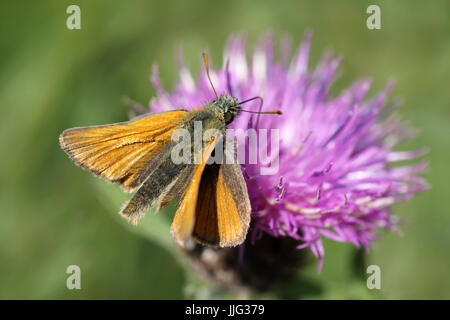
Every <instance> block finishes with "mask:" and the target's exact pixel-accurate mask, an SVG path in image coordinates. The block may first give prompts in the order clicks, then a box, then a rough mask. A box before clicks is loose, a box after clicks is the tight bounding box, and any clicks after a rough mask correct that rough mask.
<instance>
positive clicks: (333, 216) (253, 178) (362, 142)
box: [150, 32, 427, 270]
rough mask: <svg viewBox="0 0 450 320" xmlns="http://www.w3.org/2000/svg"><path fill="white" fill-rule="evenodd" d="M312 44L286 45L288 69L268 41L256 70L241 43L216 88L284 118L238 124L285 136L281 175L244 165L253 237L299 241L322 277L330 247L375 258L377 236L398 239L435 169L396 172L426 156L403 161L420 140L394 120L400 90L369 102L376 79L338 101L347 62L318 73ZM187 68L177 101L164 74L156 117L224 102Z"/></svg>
mask: <svg viewBox="0 0 450 320" xmlns="http://www.w3.org/2000/svg"><path fill="white" fill-rule="evenodd" d="M310 43H311V33H309V32H307V33H306V36H305V39H304V41H303V43H302V44H301V46H300V48H299V50H298V52H297V54H296V55H295V56H294V57H293V58H291V57H290V49H289V47H290V46H289V42H287V41H285V42H283V43H282V44H281V52H280V60H279V61H278V62H275V61H274V59H273V44H272V38H271V37H270V36H268V37H266V38H264V39H263V41H261V42H260V43H259V44H258V45H257V46H256V48H255V50H254V51H253V57H252V59H251V63H249V62H248V61H247V58H246V50H245V40H244V39H243V38H242V37H232V38H231V39H230V40H229V43H228V45H227V47H226V49H225V52H224V63H223V67H222V68H221V69H219V70H214V69H211V78H212V82H213V83H214V86H215V88H216V90H217V92H218V93H219V94H220V93H223V92H227V93H231V94H232V95H233V96H234V97H236V98H237V99H238V100H239V101H242V100H245V99H248V98H251V97H254V96H261V97H262V98H263V99H264V108H265V107H266V106H270V108H277V109H279V110H281V111H282V112H283V115H282V116H269V115H264V116H262V115H261V116H256V115H254V114H249V113H241V114H240V115H239V117H237V118H236V119H235V121H234V122H233V123H232V124H231V127H232V128H241V129H249V128H256V127H257V128H258V129H260V128H265V129H279V137H280V140H279V154H278V155H277V160H278V165H279V170H278V172H277V173H276V174H273V175H261V174H260V169H261V166H264V165H263V164H251V165H250V164H243V165H242V169H243V172H244V176H245V179H246V182H247V186H248V191H249V197H250V201H251V205H252V221H253V223H252V227H251V233H250V235H249V236H250V237H251V239H252V241H253V242H254V241H258V239H259V238H260V237H261V236H262V234H263V233H267V234H268V235H270V236H273V237H282V236H283V237H290V238H293V239H296V240H298V248H299V249H300V248H306V247H308V248H310V249H311V251H312V253H313V254H314V255H315V256H316V257H318V258H319V270H320V268H321V264H322V260H323V256H324V247H323V244H322V239H323V238H324V237H325V238H330V239H333V240H335V241H340V242H352V243H353V244H354V245H355V246H357V247H360V246H363V247H365V248H366V250H367V249H368V248H369V247H370V245H371V243H372V242H373V240H374V239H376V238H377V235H376V231H377V229H390V230H397V228H396V219H395V217H394V216H393V215H392V214H391V213H390V206H391V205H392V204H393V203H396V202H399V201H403V200H406V199H408V198H410V197H411V196H413V195H414V194H415V193H417V192H419V191H421V190H424V189H426V188H427V184H426V182H425V180H423V179H422V178H420V177H418V176H417V175H416V174H417V173H419V172H421V171H423V170H424V168H425V167H426V163H425V162H419V163H417V164H415V165H403V166H391V165H390V164H391V163H392V162H396V161H400V160H408V159H414V158H416V157H418V156H421V155H422V154H423V153H424V152H425V150H418V151H406V152H398V151H393V147H394V146H395V145H396V144H397V143H398V142H400V141H402V140H404V139H407V138H411V135H410V134H409V133H410V130H408V128H407V126H405V125H404V124H403V123H401V122H400V121H399V120H398V119H397V118H396V117H395V116H394V115H393V114H392V113H391V111H392V109H393V108H392V107H393V105H390V106H389V105H387V103H386V100H387V96H388V94H389V92H390V90H391V88H392V83H390V82H389V83H388V84H387V85H386V87H385V88H384V89H383V90H382V91H381V92H379V93H377V94H376V95H375V96H373V97H371V98H366V94H367V91H368V90H369V87H370V80H368V79H363V80H358V81H356V82H355V83H353V84H352V85H351V86H350V87H348V88H347V89H346V90H344V91H343V92H341V93H340V94H338V95H337V96H332V95H331V94H330V86H331V85H332V83H333V81H334V77H335V73H336V70H337V68H338V66H339V62H340V58H333V57H332V56H331V55H329V54H325V55H324V56H323V58H322V59H321V60H320V62H319V63H318V66H317V67H316V68H315V69H313V70H310V69H309V68H308V58H309V48H310ZM177 60H178V61H177V62H178V66H179V74H180V81H179V82H178V84H176V86H175V88H174V90H173V93H167V92H166V91H164V89H163V88H162V86H161V84H160V82H159V80H158V74H157V68H156V67H155V68H154V71H153V74H152V82H153V84H154V86H155V88H156V91H157V95H158V96H157V97H156V98H153V99H152V100H151V101H150V109H151V111H152V112H157V111H164V110H171V109H176V108H181V107H182V108H186V109H190V108H193V107H198V106H201V105H203V104H205V102H208V101H211V100H213V99H214V92H213V91H212V90H211V87H210V85H209V82H208V80H207V77H206V73H205V72H204V71H201V72H200V73H199V76H198V78H197V80H194V78H193V77H192V75H191V73H190V72H189V70H188V69H187V68H186V66H185V65H184V63H183V61H182V58H180V57H179V58H178V59H177ZM230 91H231V92H230ZM257 108H258V102H257V101H253V102H250V103H248V104H246V109H250V110H257ZM244 147H245V148H248V146H244ZM268 148H270V146H268ZM265 151H268V150H265ZM269 154H270V153H269Z"/></svg>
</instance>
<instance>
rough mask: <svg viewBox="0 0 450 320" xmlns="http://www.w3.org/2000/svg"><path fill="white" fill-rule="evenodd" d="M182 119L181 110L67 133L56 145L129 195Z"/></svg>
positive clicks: (81, 164)
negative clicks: (59, 145)
mask: <svg viewBox="0 0 450 320" xmlns="http://www.w3.org/2000/svg"><path fill="white" fill-rule="evenodd" d="M185 115H186V111H185V110H176V111H169V112H164V113H158V114H150V115H146V116H144V117H141V118H139V119H136V120H132V121H127V122H122V123H117V124H111V125H102V126H91V127H80V128H73V129H68V130H66V131H64V132H63V133H62V134H61V136H60V138H59V141H60V144H61V147H62V149H63V150H64V151H65V152H66V153H67V154H68V155H69V156H70V157H71V158H72V159H73V160H74V161H75V163H77V164H78V165H80V166H81V167H83V168H85V169H87V170H89V171H91V172H93V173H95V174H96V175H100V176H101V177H103V178H105V179H106V180H108V181H111V182H116V183H120V184H121V186H122V188H123V189H124V190H125V191H127V192H132V191H133V190H135V189H136V188H137V187H139V186H140V184H142V183H143V182H144V180H145V178H146V176H148V174H149V173H150V172H149V170H148V168H147V167H148V164H149V163H150V162H151V159H153V158H155V156H156V155H157V154H158V153H159V152H160V151H161V150H162V148H163V147H164V146H166V145H167V144H168V143H169V142H170V141H171V134H172V132H173V130H174V129H176V128H178V127H179V126H180V124H181V123H182V121H183V119H184V117H185Z"/></svg>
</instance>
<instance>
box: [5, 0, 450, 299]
mask: <svg viewBox="0 0 450 320" xmlns="http://www.w3.org/2000/svg"><path fill="white" fill-rule="evenodd" d="M375 3H376V4H378V5H379V6H380V7H381V19H382V29H381V30H368V29H367V28H366V19H367V17H368V14H366V8H367V7H368V5H369V4H375ZM70 4H77V5H79V6H80V7H81V23H82V29H81V30H68V29H67V28H66V19H67V17H68V15H67V14H66V8H67V7H68V6H69V5H70ZM308 27H310V28H312V29H313V31H314V37H313V43H312V57H311V59H312V61H311V63H310V66H314V65H315V63H316V62H317V60H318V58H319V57H320V55H321V53H322V52H323V50H325V49H332V50H333V51H334V52H335V53H336V54H339V55H342V56H343V57H344V60H343V63H342V65H341V68H340V75H341V76H340V78H339V79H338V81H337V83H336V86H335V90H336V91H338V90H339V89H342V88H344V87H345V86H347V85H349V84H350V83H351V82H352V81H353V80H355V79H356V78H359V77H364V76H370V77H373V79H374V83H373V87H372V89H371V93H374V92H376V91H377V90H380V89H382V88H383V86H384V84H385V82H386V80H387V79H388V78H390V77H393V78H394V79H395V80H396V86H395V89H394V91H393V94H392V96H391V97H395V96H400V97H402V99H403V100H404V104H403V106H402V108H401V114H402V116H403V117H404V118H405V119H408V120H410V122H411V124H412V126H413V127H415V128H417V129H419V132H420V135H419V137H418V138H417V139H416V140H414V141H412V142H410V143H407V144H405V145H404V147H407V148H417V147H422V146H428V147H430V148H431V152H430V153H429V155H428V156H427V157H428V158H429V159H430V170H429V172H428V173H426V174H425V175H424V176H425V177H426V178H427V179H428V181H429V182H430V183H431V185H432V189H431V190H429V191H426V192H424V193H422V194H420V195H418V196H417V197H415V198H414V199H412V200H411V201H409V202H406V203H402V204H398V205H396V206H395V207H394V212H395V213H396V214H398V215H399V216H400V217H402V218H404V219H406V220H407V221H408V225H407V226H405V227H403V228H402V230H403V233H404V234H403V236H399V235H397V234H394V233H381V235H382V237H381V240H380V241H378V242H377V247H376V248H374V249H373V250H371V252H370V253H369V254H368V255H367V256H366V257H365V261H364V264H365V265H369V264H377V265H379V266H380V267H381V270H382V289H381V290H378V291H376V292H374V291H370V290H368V289H367V288H366V286H365V278H366V277H367V275H366V274H365V270H364V269H361V268H360V267H359V268H356V267H355V266H357V265H358V266H359V265H360V264H355V260H358V258H360V255H358V254H357V253H356V250H355V248H354V247H353V245H351V244H339V243H333V242H331V241H326V242H325V250H326V256H325V261H324V268H323V271H322V273H321V274H320V275H317V274H316V273H315V268H316V263H315V262H314V261H312V263H311V264H310V265H309V266H308V267H306V268H305V269H303V270H299V279H303V280H298V281H296V282H293V283H291V284H290V285H289V286H287V287H286V289H285V290H286V292H284V293H282V294H278V293H273V294H268V295H265V296H263V297H274V298H276V297H289V298H319V299H321V298H325V299H328V298H337V299H341V298H342V299H345V298H354V299H360V298H379V299H397V298H401V299H418V298H423V299H431V298H441V299H442V298H446V299H448V298H450V274H449V270H450V209H449V204H447V203H446V202H445V201H446V200H448V199H449V186H448V184H449V182H450V174H449V172H450V170H449V169H448V168H449V157H450V143H449V137H450V90H449V84H450V2H449V1H447V0H442V1H429V2H427V3H426V4H425V3H424V2H423V1H395V2H394V1H351V0H348V1H343V0H341V1H336V0H332V1H331V0H330V1H283V2H281V1H259V2H258V3H256V2H251V1H220V2H219V1H214V2H213V1H158V2H156V1H143V0H142V1H141V0H130V1H115V2H111V1H93V0H85V1H78V0H55V1H4V2H2V10H1V12H0V33H1V37H0V47H1V50H0V108H1V113H0V139H1V146H2V152H1V153H2V156H1V158H0V170H1V171H0V177H1V181H2V183H1V184H0V190H1V191H0V298H3V299H11V298H24V299H35V298H41V299H50V298H62V299H79V298H100V299H103V298H112V299H116V298H125V299H126V298H137V299H140V298H148V299H156V298H159V299H166V298H173V299H178V298H185V297H188V296H187V295H186V294H187V293H186V290H185V288H186V286H187V285H191V284H192V283H194V285H195V286H198V287H199V292H206V295H204V296H203V297H211V296H213V297H219V298H220V297H228V298H232V297H233V296H232V295H226V294H223V293H216V295H215V296H214V292H215V291H214V289H211V287H210V286H209V285H208V284H204V283H202V282H201V281H198V279H195V276H193V275H192V274H191V273H190V272H189V271H186V269H185V268H184V267H183V265H182V264H181V263H180V261H179V259H178V258H177V254H176V251H174V247H173V243H172V242H171V241H172V240H171V238H170V235H169V227H168V225H169V219H168V218H167V215H164V213H161V214H160V215H158V216H153V215H149V214H148V215H147V216H146V217H145V218H144V221H143V223H142V225H140V226H139V227H137V228H132V227H131V226H129V225H128V224H127V223H126V222H125V221H124V220H123V219H122V218H120V217H119V215H118V214H117V211H118V210H119V208H120V205H121V203H122V202H123V201H125V200H126V199H127V198H128V197H129V196H128V195H126V194H123V193H122V192H121V191H120V190H119V188H118V187H117V186H114V185H111V184H107V183H105V182H103V181H101V180H100V179H98V178H95V177H93V176H92V175H91V174H90V173H88V172H86V171H83V170H81V169H80V168H78V167H76V166H75V165H74V164H73V163H72V162H71V161H70V160H69V159H68V158H67V156H66V155H65V154H64V152H63V151H61V150H60V148H59V144H58V135H59V133H60V132H61V131H62V130H64V129H66V128H69V127H74V126H80V125H91V124H103V123H111V122H118V121H123V120H126V119H127V109H126V108H125V107H124V106H123V104H122V103H121V99H122V97H123V96H129V97H131V98H133V99H135V100H137V101H140V102H141V103H143V104H146V103H147V102H148V100H149V99H150V98H151V97H152V96H154V94H155V91H154V89H153V88H152V86H151V85H150V84H149V81H148V78H149V75H150V67H151V64H152V63H153V62H158V63H159V66H160V74H161V78H162V82H163V84H164V86H165V87H166V88H170V87H171V86H172V85H173V84H174V83H175V81H176V79H177V78H176V76H177V70H176V65H175V64H174V50H175V48H176V46H177V45H178V44H182V45H183V48H184V53H185V57H186V61H187V64H188V66H189V67H190V68H191V69H192V70H193V71H194V73H197V71H198V70H200V69H199V68H200V63H201V59H200V53H201V52H202V50H204V49H207V50H208V52H209V54H210V56H211V59H212V60H213V63H214V62H215V64H216V66H217V65H221V57H222V55H221V52H222V49H223V46H224V44H225V43H226V40H227V38H228V37H229V36H230V35H231V34H233V33H244V34H246V35H247V37H248V39H249V42H250V47H251V46H252V44H254V43H255V42H256V41H257V39H258V38H259V37H260V36H261V35H262V34H263V33H265V32H266V31H272V32H273V33H274V35H275V37H276V39H277V40H279V39H280V38H281V37H282V36H283V35H290V36H291V37H292V39H293V44H295V46H297V45H298V44H299V42H300V40H301V39H302V37H303V33H304V31H305V29H306V28H308ZM131 229H134V231H135V232H130V230H131ZM71 264H76V265H79V266H80V267H81V270H82V275H81V279H82V281H81V284H82V289H81V290H73V291H69V290H67V288H66V278H67V276H68V275H67V274H66V273H65V271H66V268H67V266H69V265H71ZM191 287H192V286H191ZM311 287H313V288H316V289H317V288H318V289H317V290H308V288H311ZM208 290H209V291H208ZM208 292H209V293H208ZM211 292H212V295H211ZM200 296H201V295H200ZM194 297H195V296H194Z"/></svg>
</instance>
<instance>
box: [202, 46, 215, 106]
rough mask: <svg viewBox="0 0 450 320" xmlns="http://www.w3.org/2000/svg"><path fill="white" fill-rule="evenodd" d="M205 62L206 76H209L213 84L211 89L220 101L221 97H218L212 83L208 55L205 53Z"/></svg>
mask: <svg viewBox="0 0 450 320" xmlns="http://www.w3.org/2000/svg"><path fill="white" fill-rule="evenodd" d="M203 61H204V62H205V68H206V75H207V76H208V80H209V83H210V84H211V87H212V89H213V91H214V94H215V95H216V99H219V96H218V95H217V92H216V89H215V88H214V85H213V83H212V81H211V77H210V76H209V63H208V55H207V54H206V53H205V52H203Z"/></svg>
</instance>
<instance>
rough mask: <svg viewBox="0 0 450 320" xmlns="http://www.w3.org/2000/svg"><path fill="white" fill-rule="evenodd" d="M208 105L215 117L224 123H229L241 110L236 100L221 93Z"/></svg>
mask: <svg viewBox="0 0 450 320" xmlns="http://www.w3.org/2000/svg"><path fill="white" fill-rule="evenodd" d="M209 106H210V109H212V111H214V113H215V114H216V116H217V118H219V119H220V120H222V121H224V122H225V124H230V123H231V122H232V121H233V120H234V118H235V117H236V116H237V115H238V114H239V111H240V110H241V106H240V105H239V102H238V100H237V99H236V98H234V97H232V96H230V95H228V94H223V95H222V96H220V97H219V98H218V99H215V100H214V101H213V102H211V104H210V105H209Z"/></svg>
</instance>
